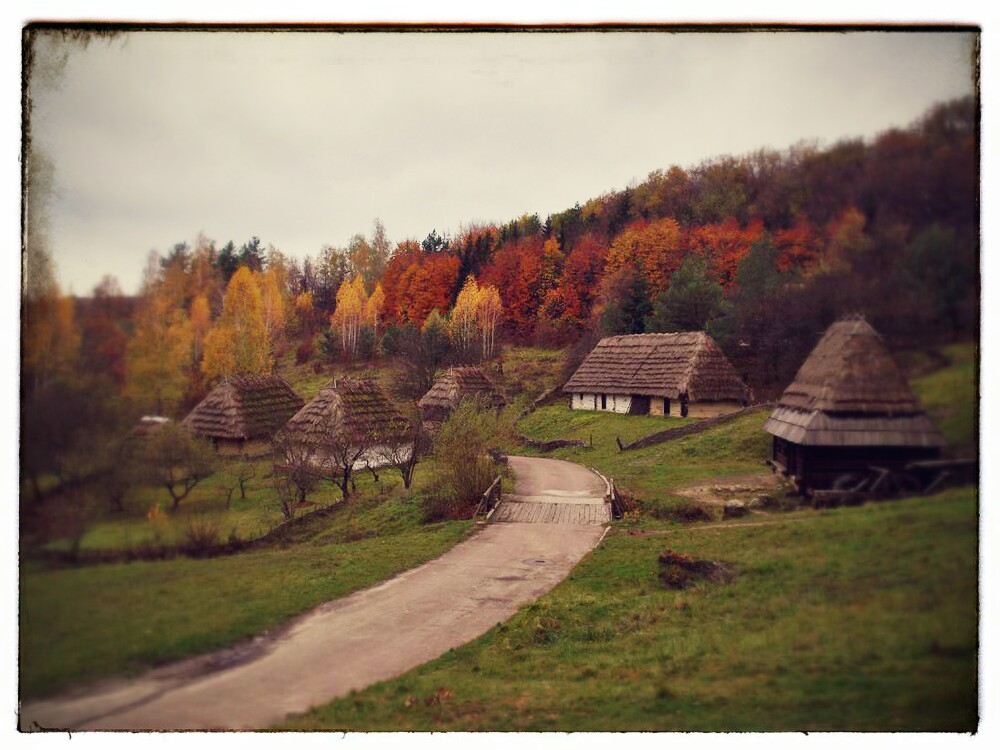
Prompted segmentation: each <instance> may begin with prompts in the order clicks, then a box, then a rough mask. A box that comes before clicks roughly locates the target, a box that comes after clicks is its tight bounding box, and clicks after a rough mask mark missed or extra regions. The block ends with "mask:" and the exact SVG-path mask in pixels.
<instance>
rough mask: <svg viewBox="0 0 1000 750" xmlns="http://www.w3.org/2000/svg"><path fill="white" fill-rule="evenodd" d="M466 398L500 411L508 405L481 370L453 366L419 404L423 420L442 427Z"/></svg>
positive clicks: (484, 406)
mask: <svg viewBox="0 0 1000 750" xmlns="http://www.w3.org/2000/svg"><path fill="white" fill-rule="evenodd" d="M466 399H470V400H473V399H474V400H475V401H476V402H477V403H479V404H480V405H481V406H482V408H484V409H496V410H499V409H502V408H503V407H504V406H506V405H507V401H506V399H505V398H504V397H503V395H501V393H500V391H499V390H498V389H497V387H496V385H494V383H493V381H491V380H490V379H489V378H488V377H487V376H486V373H485V372H483V370H482V368H481V367H451V368H449V369H448V370H447V371H446V372H444V373H443V374H442V375H441V376H439V377H438V378H437V379H436V380H435V381H434V385H433V386H431V389H430V390H429V391H427V393H425V394H424V396H423V398H421V399H420V401H419V402H417V405H418V406H419V407H420V417H421V419H422V420H423V421H424V422H426V423H429V424H432V425H433V424H440V423H441V422H444V421H445V420H446V419H448V416H449V415H450V414H451V413H452V412H453V411H454V410H455V409H456V408H457V407H458V405H459V404H460V403H462V401H464V400H466Z"/></svg>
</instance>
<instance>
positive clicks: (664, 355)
mask: <svg viewBox="0 0 1000 750" xmlns="http://www.w3.org/2000/svg"><path fill="white" fill-rule="evenodd" d="M563 391H564V392H566V393H569V394H570V406H571V407H572V408H573V409H587V410H597V411H613V412H617V413H619V414H652V415H656V416H668V417H669V416H672V417H715V416H718V415H720V414H728V413H729V412H733V411H736V410H737V409H740V408H742V407H743V406H745V405H746V403H747V401H748V398H749V395H748V392H747V387H746V385H745V384H744V383H743V381H742V380H741V379H740V376H739V375H738V374H737V373H736V370H735V369H733V366H732V364H730V362H729V360H728V359H727V358H726V355H725V354H723V353H722V350H721V349H720V348H719V345H718V344H716V343H715V341H713V340H712V337H711V336H709V335H708V334H707V333H705V332H704V331H690V332H683V333H640V334H633V335H630V336H609V337H607V338H603V339H601V340H600V342H598V344H597V346H595V347H594V349H593V350H592V351H591V352H590V354H588V355H587V358H586V359H585V360H583V363H582V364H581V365H580V366H579V367H578V368H577V370H576V372H574V373H573V376H572V377H571V378H570V379H569V380H568V381H566V384H565V385H564V386H563Z"/></svg>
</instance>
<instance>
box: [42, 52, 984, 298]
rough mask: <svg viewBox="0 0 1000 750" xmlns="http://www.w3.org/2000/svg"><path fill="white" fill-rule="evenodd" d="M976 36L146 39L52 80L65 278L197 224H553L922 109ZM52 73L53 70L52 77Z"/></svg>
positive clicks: (217, 230) (967, 72)
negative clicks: (656, 176) (700, 166)
mask: <svg viewBox="0 0 1000 750" xmlns="http://www.w3.org/2000/svg"><path fill="white" fill-rule="evenodd" d="M972 42H973V36H972V35H971V34H969V33H948V34H944V33H922V34H921V33H903V32H892V33H885V32H878V33H872V32H867V33H846V34H830V33H782V34H775V33H743V34H705V33H702V34H667V33H593V32H588V33H569V34H565V33H564V34H542V33H535V34H513V33H504V34H440V33H437V34H430V33H421V34H390V33H367V34H331V33H308V34H304V33H287V32H286V33H280V32H279V33H186V32H185V33H178V32H134V33H129V34H126V35H124V36H122V37H120V38H118V39H115V40H112V41H102V40H97V41H93V42H92V43H91V44H89V45H88V46H86V47H85V48H83V47H81V46H78V45H72V46H71V47H68V48H64V49H68V50H69V57H68V61H67V64H66V66H65V68H64V69H63V70H62V72H61V75H60V76H59V78H58V81H57V82H56V83H57V85H45V86H39V87H37V89H33V91H34V92H35V101H34V109H33V115H32V123H31V128H32V136H33V139H34V142H35V143H36V144H37V145H38V146H39V147H40V148H43V149H44V150H45V151H46V153H47V154H48V155H49V156H50V157H51V158H52V161H53V162H54V163H55V168H56V173H55V180H56V186H57V192H56V194H55V195H54V196H52V198H51V200H50V201H49V204H48V217H49V225H50V239H51V247H52V251H53V255H54V258H55V261H56V267H57V274H58V278H59V281H60V283H61V284H62V285H63V287H64V288H71V289H72V290H73V291H74V292H75V293H77V294H88V293H89V291H90V289H91V288H92V287H93V286H94V284H95V283H97V281H98V280H99V279H100V277H101V276H102V275H104V274H105V273H112V274H114V275H116V276H117V277H118V279H119V280H120V282H121V284H122V287H123V288H124V290H125V291H126V292H134V291H136V289H137V288H138V284H139V279H140V276H141V273H142V268H143V266H144V264H145V260H146V255H147V253H148V251H149V250H150V249H157V250H159V251H161V252H162V251H166V250H167V249H168V248H169V247H170V246H171V245H173V244H174V243H175V242H178V241H182V240H186V241H188V242H191V241H192V240H193V239H194V238H195V237H196V235H197V234H198V233H199V232H203V233H204V234H205V235H206V236H208V237H209V238H212V239H214V240H216V242H217V243H218V244H219V245H220V246H221V244H223V243H224V242H226V241H228V240H230V239H232V240H234V241H235V242H236V243H237V245H239V244H241V243H243V242H245V241H246V240H247V239H248V238H249V237H250V236H251V235H257V236H258V237H260V238H261V239H262V240H263V241H264V242H265V243H270V244H273V245H274V246H276V247H278V248H279V249H280V250H282V251H283V252H285V253H287V254H290V255H293V256H296V257H299V258H301V257H304V256H305V255H307V254H310V255H312V254H315V253H316V252H317V251H318V250H319V249H320V248H321V246H323V245H324V244H332V245H336V246H344V245H346V244H347V242H348V240H349V239H350V237H351V235H353V234H355V233H358V232H362V233H365V234H367V233H369V232H370V231H371V226H372V222H373V220H374V219H375V217H380V218H381V219H382V221H383V223H384V224H385V226H386V229H387V232H388V234H389V236H390V238H391V239H392V240H393V241H398V240H401V239H404V238H407V237H414V238H417V239H422V238H423V237H424V236H426V235H427V233H428V232H429V231H430V230H431V229H432V228H436V229H437V230H438V231H439V232H445V231H450V232H452V233H454V232H455V231H456V230H457V229H458V228H459V227H460V226H461V225H462V224H467V223H470V222H473V221H507V220H509V219H512V218H515V217H517V216H518V215H520V214H522V213H525V212H527V213H534V212H537V213H538V214H539V215H540V216H541V217H542V218H543V219H544V217H545V216H546V215H547V214H549V213H552V212H555V211H560V210H563V209H565V208H568V207H570V206H572V205H573V204H574V203H575V202H577V201H580V202H581V203H582V202H583V201H585V200H586V199H588V198H591V197H595V196H597V195H599V194H601V193H603V192H606V191H608V190H611V189H618V188H622V187H624V186H626V185H627V184H629V183H630V182H632V181H639V180H642V179H643V178H644V177H645V176H646V175H647V174H648V173H649V172H650V171H651V170H653V169H657V168H664V167H668V166H670V165H671V164H680V165H682V166H685V167H686V166H693V165H694V164H696V163H698V162H699V161H700V160H702V159H704V158H706V157H712V156H718V155H722V154H734V155H739V154H742V153H746V152H748V151H751V150H754V149H756V148H759V147H763V146H769V147H774V148H778V149H782V148H786V147H787V146H789V145H792V144H794V143H796V142H797V141H800V140H803V139H806V140H818V141H819V142H820V143H821V144H826V145H829V144H831V143H833V142H835V141H836V140H838V139H840V138H843V137H857V136H871V135H873V134H875V133H878V132H879V131H881V130H884V129H885V128H887V127H889V126H893V125H908V124H909V123H910V122H911V121H912V120H914V119H915V118H916V117H918V116H920V115H921V114H922V113H923V112H924V111H925V110H926V109H927V107H928V106H930V105H931V104H933V103H935V102H939V101H943V100H946V99H950V98H953V97H956V96H961V95H964V94H968V93H971V92H972V91H973V84H972V66H971V45H972ZM46 83H48V82H46Z"/></svg>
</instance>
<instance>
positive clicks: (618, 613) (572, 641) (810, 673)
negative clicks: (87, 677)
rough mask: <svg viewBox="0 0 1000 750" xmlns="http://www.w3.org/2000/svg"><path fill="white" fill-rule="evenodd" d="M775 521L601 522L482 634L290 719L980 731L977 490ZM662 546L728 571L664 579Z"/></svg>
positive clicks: (312, 726)
mask: <svg viewBox="0 0 1000 750" xmlns="http://www.w3.org/2000/svg"><path fill="white" fill-rule="evenodd" d="M777 520H778V523H777V524H776V525H770V526H744V527H742V528H741V527H740V526H741V524H738V523H737V524H727V525H726V526H725V527H724V528H718V529H710V528H705V527H677V528H675V529H674V530H673V531H672V532H671V533H670V534H668V535H665V536H631V535H629V534H627V533H624V532H623V531H622V530H618V531H616V532H613V533H612V534H611V535H609V536H608V537H607V538H606V539H605V541H604V542H603V543H602V544H601V545H600V546H599V547H598V548H597V549H596V550H595V551H594V552H593V553H592V554H591V555H590V556H589V557H588V558H586V559H585V560H584V561H583V562H582V563H581V564H580V565H579V566H578V567H577V568H576V569H575V570H574V572H573V573H572V574H571V575H570V577H569V578H568V579H567V580H565V581H564V582H563V583H561V584H560V585H559V586H557V587H556V588H555V589H554V590H553V591H552V592H550V593H549V594H548V595H546V596H544V597H543V598H542V599H540V600H539V601H537V602H536V603H534V604H532V605H529V606H528V607H526V608H523V609H522V610H521V611H520V612H519V613H518V614H517V615H516V616H515V617H514V618H512V619H511V620H509V621H508V622H507V623H505V624H503V625H500V626H498V627H496V628H494V629H493V630H491V631H490V632H489V633H487V634H486V635H485V636H483V637H482V638H480V639H478V640H477V641H474V642H472V643H470V644H467V645H466V646H463V647H461V648H459V649H456V650H454V651H450V652H449V653H448V654H446V655H444V656H443V657H441V658H439V659H437V660H435V661H433V662H430V663H428V664H426V665H424V666H422V667H419V668H417V669H415V670H413V671H412V672H410V673H408V674H406V675H404V676H403V677H401V678H399V679H395V680H390V681H388V682H384V683H380V684H378V685H375V686H373V687H371V688H369V689H367V690H364V691H361V692H359V693H356V694H352V695H350V696H347V697H345V698H342V699H339V700H336V701H334V702H332V703H330V704H328V705H326V706H323V707H321V708H319V709H317V710H315V711H312V712H310V713H308V714H306V715H304V716H302V717H299V718H296V719H293V720H291V721H289V722H288V723H287V724H286V725H285V727H284V728H286V729H302V730H337V731H340V730H345V731H352V730H353V731H365V730H393V731H409V730H423V731H427V730H434V731H461V730H494V731H600V730H611V731H617V730H632V731H636V730H679V731H687V730H694V731H720V730H785V731H789V730H808V731H822V730H908V731H924V730H946V731H972V730H974V729H975V726H976V712H977V706H976V675H977V672H976V669H977V666H976V650H977V631H976V627H977V604H976V602H977V596H976V592H977V588H976V587H977V573H976V548H977V537H976V535H977V520H976V496H975V493H974V491H973V490H972V489H962V490H952V491H949V492H946V493H943V494H940V495H937V496H934V497H928V498H919V499H910V500H903V501H898V502H887V503H882V504H871V505H867V506H863V507H859V508H844V509H839V510H836V511H826V512H822V513H820V512H816V511H799V512H796V513H791V514H786V515H782V516H780V517H778V519H777ZM668 547H669V548H671V549H674V550H677V551H680V552H682V553H684V554H689V555H693V556H695V557H698V558H702V559H712V560H721V561H725V562H728V563H730V564H732V565H734V566H735V568H736V569H737V571H738V573H739V577H738V578H737V580H736V581H735V582H734V583H732V584H730V585H722V584H708V583H700V584H698V585H697V586H696V587H694V588H690V589H686V590H684V591H674V590H668V589H665V588H664V587H663V586H662V584H661V583H660V582H659V580H658V578H657V572H658V565H657V556H658V554H659V553H660V552H662V551H663V550H664V549H665V548H668Z"/></svg>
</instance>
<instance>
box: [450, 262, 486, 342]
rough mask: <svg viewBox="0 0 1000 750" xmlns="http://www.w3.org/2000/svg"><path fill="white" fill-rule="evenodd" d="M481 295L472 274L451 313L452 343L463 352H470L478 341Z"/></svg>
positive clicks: (463, 286)
mask: <svg viewBox="0 0 1000 750" xmlns="http://www.w3.org/2000/svg"><path fill="white" fill-rule="evenodd" d="M480 294H481V293H480V289H479V284H477V283H476V277H475V276H473V275H472V274H471V273H470V274H469V276H468V278H466V280H465V283H464V284H463V285H462V291H460V292H459V293H458V297H457V298H456V299H455V307H454V308H453V309H452V311H451V323H450V324H449V328H450V330H449V333H451V338H452V341H454V342H455V344H456V345H457V348H458V349H459V350H460V351H463V352H467V351H469V349H470V348H472V345H473V343H474V342H475V340H476V334H477V333H478V321H477V316H478V312H477V311H478V309H479V298H480Z"/></svg>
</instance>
